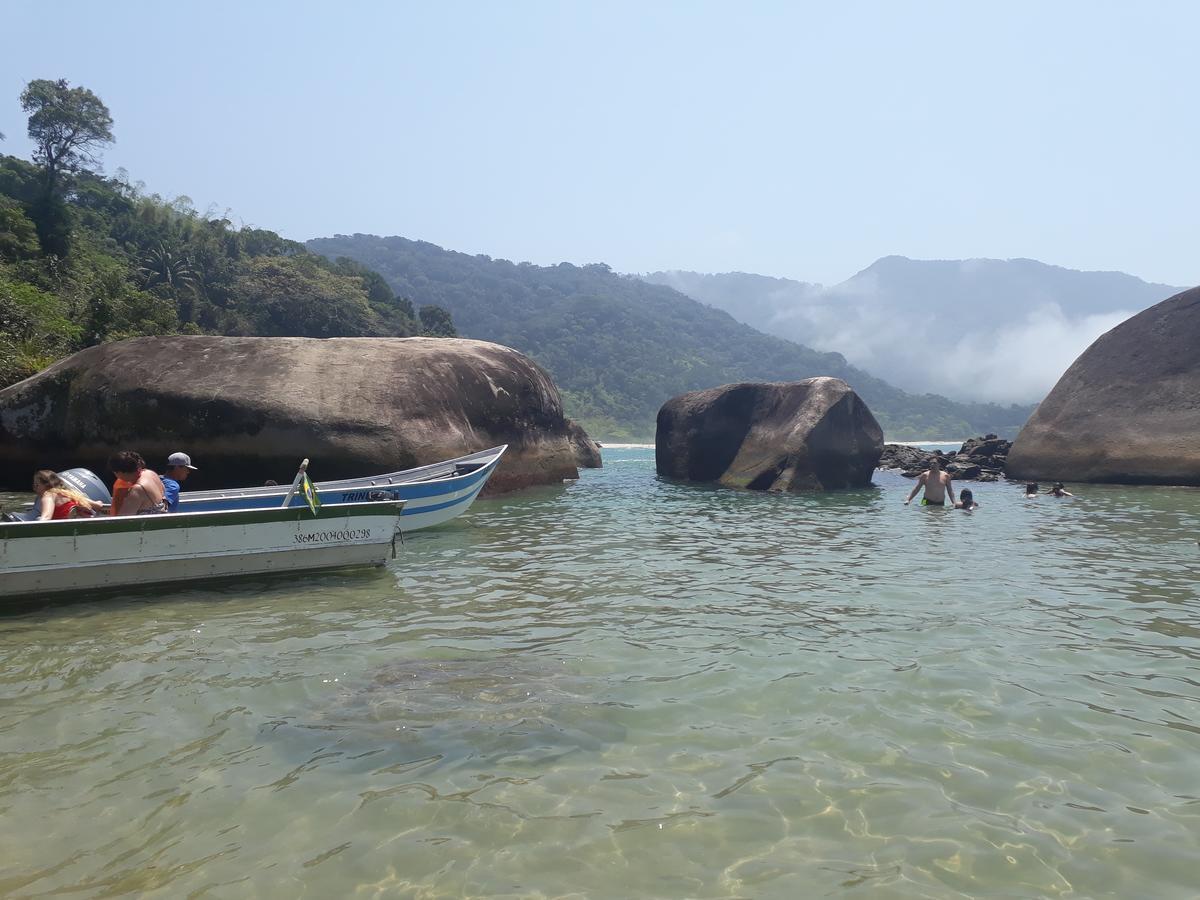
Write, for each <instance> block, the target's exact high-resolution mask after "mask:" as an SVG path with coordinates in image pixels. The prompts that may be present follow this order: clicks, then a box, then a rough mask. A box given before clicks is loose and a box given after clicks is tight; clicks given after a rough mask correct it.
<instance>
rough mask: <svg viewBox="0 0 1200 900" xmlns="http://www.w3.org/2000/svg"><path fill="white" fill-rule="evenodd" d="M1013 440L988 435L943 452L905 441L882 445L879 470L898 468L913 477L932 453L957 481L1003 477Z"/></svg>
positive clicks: (994, 479)
mask: <svg viewBox="0 0 1200 900" xmlns="http://www.w3.org/2000/svg"><path fill="white" fill-rule="evenodd" d="M1010 447H1012V441H1006V440H1004V438H1001V437H997V436H996V435H994V434H988V435H985V436H984V437H975V438H971V439H970V440H969V441H966V442H965V443H964V444H963V445H962V447H960V448H959V449H958V450H953V451H951V452H950V453H942V452H941V451H938V450H921V449H920V448H918V447H908V446H906V445H904V444H888V445H886V446H885V447H884V448H883V456H882V457H881V458H880V460H879V468H881V469H900V470H901V474H902V475H904V476H905V477H906V478H916V477H917V476H918V475H920V474H921V473H922V472H924V471H925V470H926V469H928V468H929V462H930V460H932V459H933V458H934V457H935V456H936V457H940V458H941V461H942V468H943V469H945V470H946V471H947V472H949V473H950V474H951V475H952V476H954V478H955V480H958V481H998V480H1000V479H1001V478H1003V477H1004V466H1005V464H1006V461H1007V459H1008V451H1009V448H1010Z"/></svg>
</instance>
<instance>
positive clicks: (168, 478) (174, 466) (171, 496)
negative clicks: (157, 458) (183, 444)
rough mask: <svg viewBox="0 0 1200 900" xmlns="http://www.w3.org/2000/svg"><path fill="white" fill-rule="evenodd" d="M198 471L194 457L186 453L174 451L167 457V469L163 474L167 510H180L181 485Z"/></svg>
mask: <svg viewBox="0 0 1200 900" xmlns="http://www.w3.org/2000/svg"><path fill="white" fill-rule="evenodd" d="M195 471H196V467H195V466H193V465H192V458H191V457H190V456H188V455H187V454H186V453H172V454H171V455H170V456H168V457H167V471H166V472H165V473H164V474H163V477H162V483H163V488H165V491H166V496H165V497H164V498H163V499H165V500H166V502H167V512H179V485H180V484H181V483H182V482H184V481H187V477H188V475H190V474H191V473H192V472H195Z"/></svg>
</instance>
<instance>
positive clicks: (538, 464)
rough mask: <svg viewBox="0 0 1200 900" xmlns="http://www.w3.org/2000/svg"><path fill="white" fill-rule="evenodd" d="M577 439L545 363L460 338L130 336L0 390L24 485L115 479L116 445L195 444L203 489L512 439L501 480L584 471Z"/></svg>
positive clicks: (355, 470)
mask: <svg viewBox="0 0 1200 900" xmlns="http://www.w3.org/2000/svg"><path fill="white" fill-rule="evenodd" d="M580 435H582V438H581V437H580ZM583 438H586V435H584V434H583V431H582V429H579V428H578V427H577V426H574V423H572V422H570V420H568V419H566V418H564V416H563V410H562V401H561V399H560V397H559V393H558V389H557V388H556V387H555V386H554V383H553V382H552V381H551V380H550V377H549V376H548V375H547V374H546V372H545V371H544V370H543V369H542V368H541V367H540V366H538V365H537V364H535V363H534V362H533V361H532V360H530V359H529V358H528V357H526V356H524V355H523V354H521V353H518V352H517V351H516V350H512V349H510V348H508V347H503V346H500V345H499V344H491V343H487V342H484V341H473V340H462V339H455V338H423V337H418V338H329V339H324V340H317V339H312V338H261V337H212V336H173V337H143V338H133V339H131V340H125V341H116V342H114V343H109V344H101V345H99V346H96V347H89V348H88V349H86V350H82V351H80V352H79V353H76V354H74V355H73V356H70V357H68V358H67V359H64V360H61V361H60V362H58V363H55V364H54V365H52V366H50V367H49V368H48V369H46V370H45V371H43V372H41V373H39V374H38V375H35V376H33V377H32V378H28V379H26V380H24V381H22V382H19V383H17V384H15V385H11V386H10V387H8V388H5V389H4V390H3V391H0V462H3V466H0V472H3V473H4V474H3V476H2V478H0V481H3V482H4V486H7V487H10V488H11V487H15V488H21V489H23V488H27V487H28V484H29V477H30V475H31V474H32V472H33V470H34V469H37V468H55V469H62V468H68V467H71V466H81V465H82V466H87V467H89V468H92V469H94V470H95V471H97V472H98V473H102V474H103V475H105V476H106V477H107V475H108V472H107V469H106V466H105V462H106V460H107V458H108V455H109V454H110V453H111V452H112V451H114V450H117V449H122V448H129V449H132V450H136V451H138V452H139V453H141V454H142V456H144V457H145V458H146V461H147V463H148V464H149V465H150V467H151V468H157V469H161V467H162V466H163V465H164V464H165V462H166V458H167V455H168V454H169V453H171V452H173V451H176V450H182V451H185V452H187V453H189V454H191V457H192V460H193V462H194V463H195V464H196V466H197V467H198V468H199V471H198V472H197V473H196V477H195V478H194V479H193V480H192V481H191V482H189V485H188V486H189V487H195V488H197V489H200V488H206V487H215V486H233V485H249V484H261V483H262V482H263V480H264V479H267V478H272V479H275V480H276V481H279V482H281V483H284V484H286V483H288V482H290V481H291V479H292V476H293V475H294V474H295V472H296V468H297V466H298V464H299V462H300V460H301V459H302V458H303V457H309V458H310V459H311V460H312V463H311V466H310V473H311V475H312V477H313V478H314V480H329V479H337V478H345V477H353V476H359V475H368V474H371V473H374V472H386V471H393V470H396V469H405V468H410V467H413V466H418V465H424V464H427V463H432V462H437V461H439V460H442V459H448V458H451V457H455V456H462V455H464V454H467V453H471V452H474V451H476V450H482V449H486V448H488V447H493V446H496V445H499V444H508V445H509V449H508V452H507V453H506V454H505V457H504V459H503V460H502V462H501V464H500V466H499V468H498V469H497V471H496V473H495V474H494V475H493V476H492V479H491V481H490V483H489V489H491V490H492V491H505V490H513V489H516V488H520V487H525V486H527V485H534V484H559V483H561V482H562V481H563V479H566V478H575V477H578V469H577V464H578V461H579V460H580V459H587V458H589V454H590V447H588V446H579V444H580V442H581V440H582V439H583ZM589 443H590V442H589Z"/></svg>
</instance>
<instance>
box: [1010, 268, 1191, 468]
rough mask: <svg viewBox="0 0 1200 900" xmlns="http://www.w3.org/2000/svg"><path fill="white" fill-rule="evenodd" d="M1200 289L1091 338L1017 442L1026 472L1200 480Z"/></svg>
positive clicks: (1016, 453)
mask: <svg viewBox="0 0 1200 900" xmlns="http://www.w3.org/2000/svg"><path fill="white" fill-rule="evenodd" d="M1198 436H1200V288H1193V289H1192V290H1190V291H1184V292H1183V293H1181V294H1176V295H1175V296H1174V297H1171V298H1169V299H1167V300H1164V301H1163V302H1162V303H1157V304H1155V305H1154V306H1152V307H1150V308H1149V309H1147V310H1145V311H1143V312H1141V313H1138V314H1137V315H1136V316H1134V317H1133V318H1131V319H1127V320H1126V321H1124V322H1122V323H1121V324H1120V325H1118V326H1117V327H1116V328H1114V329H1112V330H1111V331H1109V332H1108V333H1106V334H1103V335H1101V336H1100V337H1099V338H1097V339H1096V340H1095V342H1093V343H1092V345H1091V346H1090V347H1088V349H1087V350H1085V351H1084V352H1083V355H1082V356H1080V357H1079V359H1077V360H1076V361H1075V362H1074V364H1073V365H1072V366H1071V368H1069V369H1067V371H1066V373H1065V374H1064V375H1063V377H1062V378H1060V379H1059V381H1058V384H1056V385H1055V386H1054V389H1053V390H1052V391H1051V392H1050V394H1049V396H1047V397H1046V399H1045V400H1043V401H1042V403H1041V405H1040V406H1039V407H1038V408H1037V410H1036V411H1035V412H1034V414H1033V416H1032V417H1030V419H1029V421H1028V422H1027V423H1026V424H1025V427H1024V428H1022V429H1021V433H1020V434H1019V435H1017V439H1016V440H1015V441H1014V442H1013V447H1012V452H1011V453H1010V454H1009V458H1008V474H1009V476H1010V477H1012V478H1017V479H1021V480H1029V481H1033V480H1043V481H1050V480H1060V481H1098V482H1114V483H1121V484H1178V485H1200V439H1198Z"/></svg>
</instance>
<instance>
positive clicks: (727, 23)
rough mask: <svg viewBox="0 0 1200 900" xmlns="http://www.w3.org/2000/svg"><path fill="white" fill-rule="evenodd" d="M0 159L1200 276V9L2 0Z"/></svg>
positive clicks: (602, 237)
mask: <svg viewBox="0 0 1200 900" xmlns="http://www.w3.org/2000/svg"><path fill="white" fill-rule="evenodd" d="M0 21H3V25H4V29H5V31H6V37H5V40H4V45H5V50H4V53H3V56H2V57H0V131H3V132H4V133H6V134H7V135H8V140H7V141H6V142H5V143H3V144H0V150H3V151H4V152H8V153H17V154H20V155H27V154H28V151H29V145H28V142H27V140H26V139H25V120H24V116H23V114H22V113H21V110H20V106H19V104H18V101H17V95H18V94H19V93H20V91H21V88H22V87H23V85H24V83H25V82H26V81H28V80H29V79H31V78H57V77H65V78H67V79H69V80H70V81H71V82H72V83H74V84H82V85H85V86H87V87H89V88H91V89H92V90H94V91H96V93H97V94H99V95H100V97H101V98H102V99H103V100H104V101H105V102H106V103H107V104H108V106H109V108H110V109H111V110H112V113H113V117H114V119H115V121H116V124H115V133H116V137H117V143H116V144H115V145H114V146H113V147H111V148H110V149H109V150H108V151H107V152H106V153H105V156H104V158H105V168H106V170H107V171H109V172H114V171H115V170H116V169H117V168H118V167H124V168H126V169H127V170H128V171H129V172H130V174H131V176H132V177H133V178H134V179H135V180H141V181H144V182H145V183H146V186H147V188H148V189H149V190H151V191H155V192H158V193H161V194H163V195H167V196H173V195H177V194H186V195H188V196H190V197H191V198H192V199H193V200H194V202H195V204H196V205H197V207H199V208H200V209H204V208H205V207H207V206H209V204H213V205H214V206H215V207H216V208H217V209H219V210H222V211H223V210H224V209H225V208H229V209H231V210H232V213H233V217H234V219H235V221H241V222H245V223H247V224H254V225H258V226H262V227H266V228H272V229H274V230H277V231H279V232H281V233H283V234H285V235H287V236H288V237H292V238H297V239H304V238H309V237H317V236H322V235H329V234H333V233H335V232H343V233H349V232H355V231H362V232H372V233H377V234H401V235H404V236H406V237H411V238H419V239H423V240H428V241H432V242H434V243H437V244H441V245H443V246H446V247H449V248H451V249H455V250H463V251H466V252H471V253H487V254H489V255H491V256H497V257H505V258H508V259H513V260H530V261H532V262H536V263H542V264H545V263H553V262H558V261H560V260H569V261H572V262H579V263H585V262H593V261H603V262H607V263H609V264H610V265H611V266H613V267H614V268H615V269H618V270H621V271H647V270H652V269H668V268H682V269H696V270H699V271H710V272H716V271H727V270H742V271H750V272H759V273H763V274H768V275H781V276H787V277H792V278H799V279H802V280H812V281H822V282H825V283H832V282H836V281H840V280H842V279H844V278H846V277H848V276H849V275H851V274H853V273H854V272H855V271H856V270H858V269H860V268H863V267H865V266H866V265H868V264H869V263H870V262H872V261H873V260H874V259H876V258H877V257H879V256H883V255H886V254H891V253H898V254H903V255H906V256H912V257H918V258H960V257H979V256H989V257H1001V258H1004V257H1014V256H1028V257H1033V258H1036V259H1041V260H1044V261H1046V262H1050V263H1056V264H1058V265H1064V266H1069V267H1072V268H1087V269H1119V270H1123V271H1127V272H1131V273H1133V274H1135V275H1138V276H1141V277H1143V278H1146V279H1147V280H1152V281H1161V282H1166V283H1170V284H1180V285H1183V284H1195V283H1197V281H1200V256H1198V254H1197V246H1198V243H1200V229H1198V228H1197V226H1196V209H1197V208H1198V207H1200V101H1198V100H1197V96H1198V94H1200V92H1198V91H1197V76H1196V69H1195V63H1194V59H1195V55H1196V50H1195V41H1196V35H1197V34H1200V4H1195V3H1191V2H1175V3H1166V2H1162V3H1148V4H1133V3H1125V2H1107V3H1106V2H1054V3H1047V2H1036V3H1003V4H1000V3H964V2H953V3H936V2H920V3H897V2H878V3H832V2H831V3H824V4H820V5H817V4H800V3H737V4H734V3H728V4H715V3H697V2H687V3H666V2H641V3H613V2H605V3H599V2H597V3H588V4H584V3H578V2H546V3H533V2H523V3H522V2H517V3H486V4H485V3H482V2H479V3H419V4H418V3H345V4H331V3H321V4H318V3H299V2H291V3H266V2H254V3H250V2H238V3H232V2H204V3H182V2H181V3H175V2H171V3H163V2H155V3H133V2H120V3H112V4H96V3H82V2H70V3H59V4H53V5H51V6H47V5H46V4H45V3H43V2H40V0H39V2H29V0H8V2H6V3H5V5H4V8H3V12H2V14H0Z"/></svg>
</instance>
